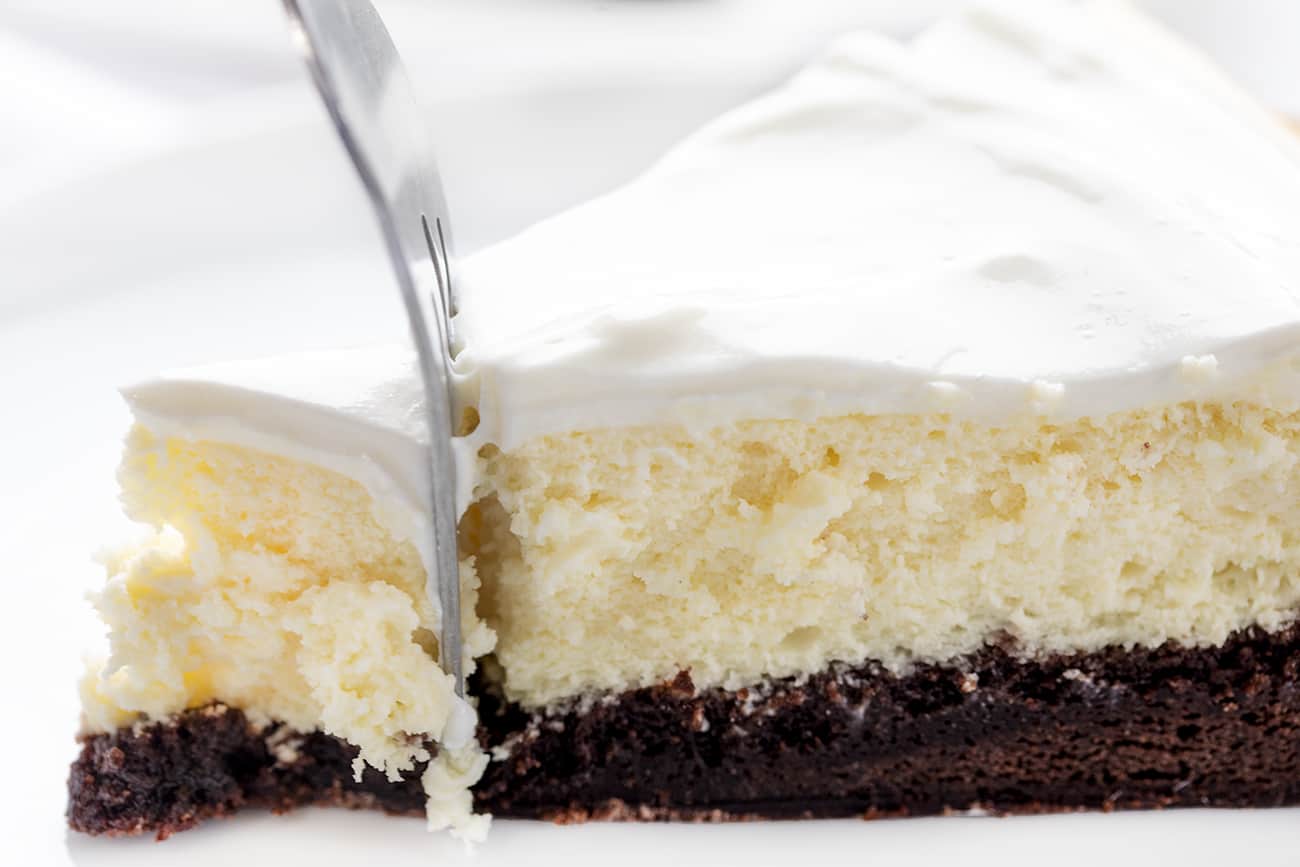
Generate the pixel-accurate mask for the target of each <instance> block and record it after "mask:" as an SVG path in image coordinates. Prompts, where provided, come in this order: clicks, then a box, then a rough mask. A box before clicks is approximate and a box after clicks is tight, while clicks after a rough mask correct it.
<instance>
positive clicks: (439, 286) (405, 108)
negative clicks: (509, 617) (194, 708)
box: [283, 0, 465, 697]
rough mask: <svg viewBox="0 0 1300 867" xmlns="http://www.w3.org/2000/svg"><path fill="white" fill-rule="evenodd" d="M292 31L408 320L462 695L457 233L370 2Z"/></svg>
mask: <svg viewBox="0 0 1300 867" xmlns="http://www.w3.org/2000/svg"><path fill="white" fill-rule="evenodd" d="M283 2H284V7H285V11H286V12H287V13H288V15H289V22H290V29H291V31H292V34H293V37H294V42H295V43H296V44H297V47H298V49H299V51H300V52H301V53H302V55H303V58H304V59H305V60H306V61H307V67H308V69H309V70H310V72H311V77H312V80H313V82H315V85H316V89H317V91H319V93H320V96H321V99H322V100H324V102H325V108H326V110H327V111H328V112H329V116H330V119H331V120H332V121H333V124H334V129H335V131H336V132H337V133H338V135H339V138H340V139H342V141H343V146H344V148H345V149H346V150H347V152H348V156H349V157H351V159H352V165H353V167H354V168H355V169H356V171H357V174H358V175H359V176H360V178H361V184H362V186H363V187H365V190H366V193H367V195H368V196H369V198H370V203H371V205H372V206H373V207H374V212H375V218H376V219H377V220H378V222H379V227H380V231H381V232H382V234H383V238H384V244H385V246H386V248H387V251H388V258H389V260H390V262H391V263H392V266H393V274H394V276H395V277H396V278H397V286H398V288H399V289H400V290H401V293H402V302H403V304H404V306H405V308H406V315H407V319H408V321H409V323H410V328H411V338H412V340H413V341H414V342H415V349H416V355H417V356H418V359H419V366H420V377H421V380H422V381H423V383H424V406H425V421H426V423H427V425H428V429H429V460H428V463H427V470H428V479H427V481H428V492H429V504H430V515H431V517H432V522H431V523H432V528H431V529H432V533H433V555H434V556H433V563H432V564H430V568H429V578H428V586H427V588H426V590H427V592H428V594H429V597H430V599H431V600H437V605H438V607H439V609H440V611H441V628H440V630H439V632H438V648H439V652H438V656H439V660H440V664H441V665H442V669H443V671H444V672H446V673H447V674H450V675H451V677H452V679H453V683H454V686H455V690H456V695H458V696H462V697H463V696H464V695H465V676H464V668H463V660H462V649H461V637H460V566H459V558H458V557H457V551H456V500H455V491H456V465H455V462H454V460H453V457H452V447H451V437H452V399H451V362H452V350H451V339H452V333H451V317H452V316H453V315H454V314H455V308H454V301H453V299H454V294H453V292H452V280H451V268H452V262H451V256H450V253H451V250H452V244H451V227H450V224H449V221H448V219H447V201H446V196H445V195H444V194H443V190H442V180H441V178H440V177H439V175H438V169H437V166H436V165H435V163H434V160H433V151H432V149H431V148H430V147H429V145H428V141H427V131H426V130H425V128H424V125H423V123H422V121H421V114H420V111H419V108H418V106H417V103H416V101H415V97H414V94H413V92H412V89H411V84H410V80H409V79H408V77H407V75H406V70H405V68H404V67H403V65H402V60H401V57H400V56H399V55H398V53H397V48H396V46H394V45H393V40H392V38H391V37H390V36H389V35H388V31H387V30H386V29H385V28H384V23H383V21H382V20H381V19H380V17H379V13H378V12H376V11H375V7H374V6H372V5H371V4H370V2H369V0H283Z"/></svg>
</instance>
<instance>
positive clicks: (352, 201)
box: [0, 0, 1300, 867]
mask: <svg viewBox="0 0 1300 867" xmlns="http://www.w3.org/2000/svg"><path fill="white" fill-rule="evenodd" d="M380 5H381V7H382V8H383V9H384V11H385V12H386V14H387V16H388V18H389V21H390V24H391V25H392V28H393V30H394V31H395V35H396V37H397V39H398V41H399V43H400V44H401V46H402V47H403V49H404V53H405V54H406V56H407V60H408V63H409V65H410V66H411V67H412V70H413V72H414V74H415V77H416V79H417V86H418V87H419V88H420V89H421V90H422V92H423V97H424V101H425V104H426V107H427V109H428V113H429V121H430V124H431V126H432V128H433V131H434V136H435V142H436V145H437V149H438V153H439V157H440V160H441V163H442V166H443V169H444V173H445V174H446V175H447V182H448V187H449V194H450V198H451V205H452V208H453V214H454V215H455V218H456V227H457V232H458V236H459V239H460V241H461V244H462V248H463V249H469V248H474V247H477V246H480V245H482V244H485V243H489V242H491V241H492V240H494V239H497V238H500V237H503V236H504V235H507V234H510V233H511V232H513V231H516V230H517V229H518V228H520V227H522V226H523V225H525V224H527V223H528V222H530V221H532V220H534V219H536V218H538V217H540V216H542V215H545V214H548V213H551V212H553V211H555V210H558V209H559V208H562V207H564V206H566V205H568V204H571V203H573V202H576V201H579V200H581V199H584V198H587V197H589V196H590V195H593V194H595V193H597V192H599V191H601V190H603V189H607V188H609V187H611V186H613V185H614V184H616V183H618V182H620V181H621V180H624V179H626V178H627V177H629V176H631V175H632V174H634V173H635V172H637V171H638V170H640V169H641V168H642V167H644V166H645V165H646V164H647V163H648V162H650V161H651V160H652V159H653V158H654V157H655V155H657V154H658V153H659V152H661V151H662V150H663V149H664V148H665V147H666V146H668V145H669V144H671V142H672V141H673V140H675V139H676V138H678V137H680V136H681V135H682V134H683V133H685V132H686V131H688V130H689V129H691V128H692V127H694V126H695V125H697V124H698V123H700V122H701V121H703V120H705V119H707V118H708V117H710V116H711V115H713V114H716V113H717V112H718V111H720V110H722V109H724V108H725V107H727V106H729V105H732V104H734V103H736V102H739V101H741V100H742V99H744V98H745V97H746V96H748V95H750V94H753V93H755V92H757V91H759V90H761V89H763V88H765V87H767V86H769V85H771V84H772V83H774V82H776V81H779V80H780V79H781V78H783V77H784V76H785V75H787V74H789V72H790V71H792V70H793V69H794V68H796V67H797V66H798V65H799V63H800V62H801V61H802V60H803V59H804V58H806V57H807V56H809V55H810V54H811V53H812V52H814V51H815V50H817V48H818V47H819V46H820V45H821V44H822V43H824V42H825V41H826V39H827V38H828V37H829V36H830V35H831V34H833V33H837V32H840V31H843V30H846V29H849V28H852V27H855V26H858V25H861V24H879V25H881V26H886V27H888V28H890V29H892V30H895V31H898V32H906V31H909V30H912V29H914V28H915V27H916V26H918V25H919V24H920V23H921V22H922V21H924V20H925V19H926V18H927V16H929V15H931V14H933V12H934V11H935V10H936V9H938V8H941V7H943V6H947V5H951V2H950V0H802V2H799V3H794V2H790V0H671V2H670V0H657V2H652V0H387V2H383V0H381V2H380ZM1150 5H1151V6H1152V7H1153V8H1154V9H1155V10H1156V11H1158V12H1159V13H1160V14H1162V15H1164V16H1166V17H1168V18H1169V19H1170V20H1171V22H1172V23H1173V24H1174V25H1175V26H1176V27H1178V28H1179V29H1182V30H1184V31H1185V32H1187V33H1188V34H1190V35H1192V36H1193V37H1194V38H1195V39H1197V40H1198V41H1200V42H1201V43H1202V44H1203V45H1205V46H1206V47H1207V48H1208V49H1209V50H1211V51H1212V52H1213V53H1215V54H1216V55H1218V56H1219V57H1220V58H1221V59H1222V60H1223V61H1224V62H1225V63H1226V64H1227V65H1228V66H1229V67H1230V68H1232V69H1233V70H1234V71H1236V72H1237V73H1238V74H1239V76H1240V77H1241V78H1242V79H1243V81H1245V82H1247V83H1248V84H1249V86H1251V87H1252V88H1254V89H1255V90H1256V91H1257V92H1259V93H1260V94H1261V95H1263V96H1264V97H1266V98H1267V99H1269V100H1270V101H1271V102H1272V103H1273V104H1274V105H1276V106H1277V107H1278V108H1279V109H1286V110H1290V111H1292V112H1294V113H1296V114H1300V52H1297V51H1296V50H1295V49H1296V46H1297V45H1298V44H1300V3H1298V2H1295V0H1150ZM0 118H3V119H4V120H3V124H4V126H3V135H0V407H3V412H4V414H5V418H6V420H7V421H8V422H9V423H8V424H7V425H5V433H4V439H3V445H4V447H3V448H0V574H3V575H4V576H5V577H6V578H7V579H8V580H9V582H10V586H11V588H12V590H13V593H14V595H13V597H12V598H11V604H6V605H0V658H2V659H3V660H4V663H3V665H4V668H3V672H4V674H5V675H6V679H7V686H8V691H7V693H6V694H7V695H9V696H12V697H14V698H13V699H11V700H16V701H20V702H23V703H28V702H31V703H34V704H35V705H36V706H38V707H41V708H44V709H45V711H44V713H42V714H41V715H39V716H33V715H29V714H15V713H13V712H11V713H9V714H6V715H4V717H3V720H2V721H0V733H2V734H3V736H4V742H5V743H6V744H8V745H10V752H9V754H8V755H7V756H6V770H7V772H8V776H9V779H10V780H16V781H22V782H21V784H20V785H10V786H6V787H0V822H2V823H4V825H3V827H4V830H5V832H6V834H5V846H6V850H7V852H8V853H17V855H16V856H14V857H15V858H16V860H12V863H20V864H68V863H73V864H83V865H93V864H110V863H130V864H151V863H152V864H174V863H180V862H182V861H184V862H185V863H188V864H206V863H212V864H228V863H231V862H232V861H234V860H235V859H243V860H244V861H246V862H248V863H250V864H260V863H269V862H270V861H271V860H272V859H275V858H289V859H292V860H299V861H304V862H305V861H307V860H308V859H311V860H312V861H313V862H314V863H317V864H321V865H329V864H342V863H344V862H349V863H350V862H354V861H356V860H358V859H364V860H367V861H369V860H375V859H383V861H384V862H386V863H388V864H391V865H394V867H396V865H401V864H405V863H411V864H417V863H427V861H428V859H430V858H434V857H439V855H442V856H444V857H447V858H451V859H452V860H458V859H459V856H458V855H457V854H456V852H455V850H454V849H450V848H449V847H447V846H445V845H444V844H445V842H446V841H439V840H433V839H430V838H429V837H427V836H426V835H425V834H424V833H423V831H422V830H421V828H420V826H419V823H414V822H400V821H394V820H387V819H385V818H383V817H379V816H370V815H351V814H345V815H340V814H336V813H320V812H312V811H307V812H304V813H301V814H298V815H296V816H293V817H289V818H286V819H275V818H271V817H248V818H245V819H240V820H237V821H233V822H229V823H224V824H221V825H217V826H213V827H211V828H208V829H205V830H202V831H198V832H193V833H189V834H185V835H182V836H181V837H179V838H177V839H175V840H173V841H171V842H170V843H168V844H167V845H164V846H154V845H153V844H152V843H151V842H148V841H133V842H132V841H128V842H105V841H96V840H87V839H83V838H79V837H75V836H68V835H67V834H66V832H65V831H64V829H63V825H62V818H61V812H62V809H63V800H64V789H63V786H64V779H63V774H64V768H65V766H66V762H67V761H68V760H69V759H70V757H71V755H72V752H73V745H72V743H71V732H72V731H73V728H74V726H75V716H76V696H75V690H74V681H75V678H76V676H77V673H78V671H79V656H80V653H81V648H82V647H83V646H85V645H86V644H87V643H88V642H86V641H85V640H84V639H85V638H86V637H87V636H91V637H93V636H94V635H96V634H97V628H96V626H95V624H94V619H93V617H92V616H91V615H90V613H89V611H88V608H87V606H85V605H84V603H83V602H82V601H81V595H82V593H83V592H84V590H85V589H86V588H87V587H89V586H91V585H92V584H93V583H95V582H97V581H98V580H100V576H99V573H98V570H97V568H96V567H95V566H94V564H93V563H92V562H91V561H90V556H89V555H90V552H92V551H93V550H94V549H95V548H96V547H97V546H98V545H99V544H101V543H103V542H111V541H112V540H114V539H115V538H118V537H119V534H120V533H121V532H122V531H123V530H124V529H125V528H124V527H123V526H122V520H121V519H120V517H119V516H118V512H117V508H116V505H115V502H114V500H115V490H114V483H113V466H114V463H115V461H116V456H117V451H118V447H119V438H120V435H121V433H122V430H123V427H124V425H125V423H126V416H125V412H124V410H123V409H122V408H121V406H120V403H119V401H118V399H117V396H116V394H115V392H114V386H115V385H116V384H118V383H120V382H123V381H125V380H129V379H133V378H137V377H140V376H145V375H148V374H149V373H150V372H151V371H153V370H155V369H158V368H162V367H170V366H175V365H180V364H189V363H196V362H201V361H206V360H212V359H216V358H222V357H235V356H250V355H260V354H266V353H271V352H277V351H288V350H295V349H307V348H314V347H328V346H336V345H349V344H364V343H371V342H375V341H380V340H390V339H391V340H402V339H405V325H404V323H403V321H402V319H401V312H400V307H399V306H398V303H397V297H396V293H395V292H394V291H393V290H392V289H391V288H390V286H389V283H388V274H387V271H386V267H387V266H386V264H385V263H384V261H383V259H382V256H381V254H380V250H379V247H378V245H377V241H376V238H375V235H374V232H373V229H372V228H371V226H370V224H369V218H368V214H367V213H366V205H365V202H364V200H363V199H362V198H361V196H360V193H359V191H358V190H357V189H356V185H355V181H354V180H353V178H352V175H351V173H350V169H349V168H348V166H347V164H346V162H345V161H344V159H343V157H342V155H341V153H340V151H339V148H338V146H337V144H336V143H335V141H334V139H333V138H332V136H331V134H330V133H329V130H328V128H327V127H326V125H325V123H324V119H323V115H322V112H321V110H320V108H319V106H318V105H317V104H316V101H315V97H314V95H313V94H312V93H311V91H310V90H309V86H308V84H307V82H306V78H305V76H304V74H303V72H302V70H301V69H300V66H299V63H298V61H297V58H296V57H294V56H293V54H292V52H291V51H290V49H289V46H288V43H287V40H286V38H285V34H284V26H283V22H282V20H281V18H280V11H279V4H278V3H277V2H275V0H113V2H105V0H0ZM575 254H576V253H575ZM17 603H21V604H17ZM14 745H21V746H18V747H15V746H14ZM1297 819H1300V814H1298V813H1297V812H1296V811H1273V812H1257V813H1249V812H1243V813H1210V812H1176V813H1166V814H1147V815H1130V816H1110V817H1104V816H1070V817H1044V818H1036V819H1023V820H1008V821H985V820H952V821H947V820H945V821H929V820H926V821H917V822H890V823H874V824H862V823H855V822H841V823H818V824H798V825H790V824H777V825H763V826H734V827H727V828H699V827H682V826H675V827H671V828H662V827H633V826H589V827H584V828H551V827H548V826H533V825H528V824H518V823H515V824H509V823H502V824H501V827H499V828H498V829H497V832H496V835H495V837H494V839H493V840H492V841H491V843H490V844H489V846H488V848H486V849H485V850H484V851H483V852H482V853H480V856H479V857H478V858H477V859H476V863H478V864H482V865H491V864H495V863H502V864H504V863H515V862H518V861H520V860H523V861H528V862H530V863H541V862H542V861H544V860H545V859H546V858H550V859H552V860H553V861H554V862H555V863H560V862H561V861H563V862H564V863H566V864H572V863H579V864H581V863H593V864H594V863H597V862H602V863H604V862H608V861H611V860H615V859H617V862H618V863H625V864H635V863H652V862H653V863H662V862H663V861H664V860H665V859H676V860H679V861H682V862H684V863H690V862H692V861H693V860H702V859H704V858H711V859H712V860H714V861H719V862H721V863H728V862H736V861H738V860H739V859H741V858H743V859H744V860H745V861H747V862H748V863H753V864H764V863H782V864H789V863H790V862H791V861H793V860H797V859H799V858H802V857H817V858H825V857H828V856H833V857H842V858H850V857H854V856H857V857H861V858H872V859H873V860H879V862H880V863H895V862H899V861H910V862H914V863H915V862H927V863H928V862H937V861H939V860H940V859H942V860H944V861H954V860H956V859H962V860H963V861H964V862H965V863H968V864H972V865H977V864H983V863H987V864H993V863H997V864H1000V865H1005V864H1017V863H1022V864H1030V863H1039V862H1040V861H1042V860H1043V859H1045V858H1050V860H1051V861H1052V862H1054V863H1061V864H1072V863H1080V864H1082V863H1090V864H1095V863H1096V862H1097V861H1098V859H1110V860H1112V861H1115V862H1116V863H1132V862H1134V861H1136V860H1137V859H1138V858H1141V859H1142V860H1143V861H1144V862H1148V863H1150V862H1154V863H1163V862H1166V861H1173V860H1178V861H1180V862H1181V863H1186V864H1198V863H1210V862H1215V863H1222V862H1223V861H1224V860H1225V859H1227V858H1230V857H1234V856H1237V855H1238V854H1239V853H1240V852H1242V851H1244V850H1243V849H1242V848H1241V847H1242V841H1243V840H1247V841H1249V845H1250V847H1251V848H1250V851H1251V854H1252V856H1253V857H1264V858H1268V857H1270V856H1271V857H1272V858H1273V859H1274V861H1275V863H1287V861H1288V859H1294V857H1295V852H1296V851H1297V849H1296V844H1297V843H1300V822H1298V821H1297ZM696 846H700V847H703V852H702V853H698V852H697V850H696V849H694V847H696ZM835 853H839V854H838V855H836V854H835ZM1049 853H1050V854H1049ZM10 862H11V858H10V857H9V855H6V856H0V863H10Z"/></svg>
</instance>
